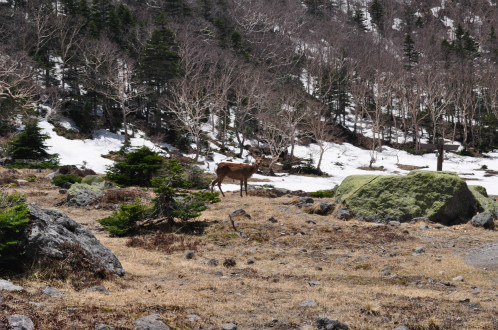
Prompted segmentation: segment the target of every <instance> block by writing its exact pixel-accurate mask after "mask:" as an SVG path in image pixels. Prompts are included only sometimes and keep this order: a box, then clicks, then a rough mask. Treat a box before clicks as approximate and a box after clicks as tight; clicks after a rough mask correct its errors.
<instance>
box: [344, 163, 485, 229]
mask: <svg viewBox="0 0 498 330" xmlns="http://www.w3.org/2000/svg"><path fill="white" fill-rule="evenodd" d="M336 203H337V204H341V203H342V204H343V205H345V206H347V207H348V208H349V209H350V210H351V211H352V212H353V214H354V215H355V216H356V217H358V218H361V219H365V220H370V221H376V222H387V221H391V220H397V221H410V220H411V219H413V218H417V217H426V218H428V219H429V220H431V221H435V222H439V223H442V224H446V225H452V224H456V223H461V222H465V221H467V220H469V219H470V218H471V217H472V216H473V215H474V214H475V210H476V207H478V202H477V201H476V199H475V198H474V195H473V194H472V193H471V191H470V190H469V188H468V187H467V184H466V183H465V181H464V180H462V179H461V178H459V177H458V176H457V175H456V174H455V173H452V172H431V171H412V172H410V173H409V174H408V175H407V176H395V175H388V176H382V175H379V176H377V175H352V176H349V177H347V178H346V179H344V181H343V182H342V184H341V185H340V186H339V188H338V189H337V191H336Z"/></svg>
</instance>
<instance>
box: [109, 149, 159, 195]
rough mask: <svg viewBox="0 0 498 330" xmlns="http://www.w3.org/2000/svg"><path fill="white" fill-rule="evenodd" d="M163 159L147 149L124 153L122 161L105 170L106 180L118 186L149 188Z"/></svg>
mask: <svg viewBox="0 0 498 330" xmlns="http://www.w3.org/2000/svg"><path fill="white" fill-rule="evenodd" d="M162 162H163V157H161V156H160V155H159V154H158V153H157V152H155V151H152V150H151V149H149V148H147V147H142V148H140V149H136V150H134V151H131V152H128V153H124V159H123V160H121V161H118V162H116V164H114V165H113V166H111V167H109V168H108V169H107V178H108V179H109V180H111V181H114V182H115V183H116V184H118V185H120V186H142V187H150V186H151V180H152V178H153V177H154V176H155V175H156V173H157V172H158V171H159V169H160V168H161V166H162Z"/></svg>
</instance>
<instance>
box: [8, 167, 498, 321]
mask: <svg viewBox="0 0 498 330" xmlns="http://www.w3.org/2000/svg"><path fill="white" fill-rule="evenodd" d="M30 174H31V173H30ZM45 174H46V173H36V174H35V175H36V176H37V177H38V178H39V179H38V180H37V181H36V182H29V183H25V186H23V187H13V188H11V189H15V190H18V191H20V192H22V193H25V194H26V195H27V197H28V200H29V201H30V202H33V203H37V204H38V205H40V206H42V207H47V208H48V207H51V208H58V209H60V210H61V211H63V212H65V213H67V214H68V215H69V216H70V217H72V218H73V219H74V220H76V221H78V222H79V223H81V224H82V225H84V226H86V227H87V228H89V229H90V230H91V231H92V232H93V233H94V235H95V236H96V237H97V238H98V239H99V240H100V241H101V242H102V244H104V245H105V246H107V247H108V248H109V249H111V251H113V252H114V253H115V254H116V256H117V257H118V258H119V260H120V261H121V263H122V264H123V267H124V269H125V271H126V275H125V276H124V277H122V278H117V279H112V280H103V281H102V282H101V283H100V284H101V285H103V286H104V287H105V288H106V291H104V292H89V291H87V290H86V288H80V287H78V288H75V287H73V286H72V285H71V283H70V282H69V281H60V280H52V281H46V280H44V281H42V280H38V279H37V277H36V276H31V277H28V278H26V277H24V278H15V277H14V278H11V280H12V281H13V282H14V283H15V284H17V285H22V286H23V287H24V288H25V292H22V293H6V292H2V293H1V298H0V328H1V325H2V320H3V321H5V317H6V316H8V315H12V314H24V315H27V316H29V317H31V318H32V320H33V321H34V323H35V327H36V329H90V328H94V327H95V325H96V324H98V323H104V324H109V325H112V326H114V327H116V328H118V329H131V328H133V323H132V322H133V321H134V320H135V319H137V318H139V317H142V316H146V315H149V314H153V313H158V314H159V315H160V316H161V317H162V318H163V319H164V320H165V321H166V322H167V323H168V324H170V326H172V327H176V328H179V329H189V328H190V329H219V328H221V326H222V324H224V323H227V322H233V323H236V324H237V325H238V328H239V329H266V328H275V329H293V328H295V329H314V328H315V326H316V325H315V322H316V319H317V317H318V316H320V315H322V316H326V317H328V318H330V319H337V320H340V321H342V322H344V323H346V324H348V325H349V327H350V328H351V329H392V328H395V327H397V326H401V325H405V326H407V327H408V328H409V329H496V328H498V309H497V308H498V307H497V306H498V296H497V291H496V288H497V282H496V281H497V278H498V269H497V268H496V267H495V266H496V255H497V248H498V244H497V231H496V230H495V231H491V230H485V229H480V228H474V227H472V226H471V225H470V224H462V225H458V226H453V227H444V226H441V225H438V224H434V223H423V222H418V223H412V224H401V225H394V226H390V225H376V224H372V223H366V222H361V221H357V220H349V221H343V220H339V219H338V218H336V217H335V215H334V214H332V215H328V216H320V215H310V214H307V213H304V212H303V210H302V209H300V208H298V207H297V206H296V205H293V204H292V201H293V198H292V197H288V196H281V197H276V196H249V197H243V198H241V197H240V196H239V192H238V191H236V192H233V193H226V195H227V197H226V198H223V199H222V202H221V203H218V204H214V205H212V206H211V207H210V209H208V210H207V211H205V212H204V213H203V215H202V216H201V217H200V219H199V222H198V223H197V224H199V232H202V233H201V234H196V235H193V234H180V233H179V232H177V233H175V234H174V235H176V236H178V239H176V238H175V239H173V238H172V237H170V236H164V237H155V236H154V235H155V233H151V234H150V236H149V235H145V236H140V237H138V238H136V239H135V241H134V243H130V239H129V238H115V237H110V236H109V235H108V233H107V232H106V231H104V230H103V229H102V227H101V226H100V225H99V224H98V223H97V222H96V221H95V220H97V219H99V218H103V217H105V216H108V215H109V214H110V213H111V212H112V210H111V208H104V207H102V208H99V209H96V208H95V207H89V208H75V207H69V206H67V205H65V204H64V198H65V196H64V195H62V194H60V193H59V189H58V188H54V187H52V186H51V185H50V183H49V182H48V181H47V180H44V179H42V178H43V176H44V175H45ZM19 176H20V177H25V176H26V173H20V174H19ZM138 190H140V189H138ZM149 195H150V194H149V193H148V192H147V193H146V194H145V196H144V194H141V195H140V196H139V197H140V198H141V199H144V198H145V199H146V198H148V197H147V196H149ZM126 197H129V196H128V195H127V196H126ZM269 197H276V198H269ZM315 200H316V202H320V201H321V199H315ZM240 208H243V209H244V210H245V211H246V212H247V213H249V214H250V215H251V219H248V218H242V217H241V218H238V219H237V220H236V221H237V223H236V227H237V229H238V230H239V232H235V231H234V230H233V228H232V225H231V222H230V220H229V217H228V215H229V214H230V213H231V212H233V211H234V210H236V209H240ZM271 216H273V217H274V218H275V219H277V221H278V222H277V223H273V222H270V221H269V218H270V217H271ZM425 225H427V226H428V228H425V227H423V226H425ZM154 242H156V243H154ZM170 242H172V243H171V244H172V245H171V247H169V248H164V249H160V248H157V244H170ZM173 243H174V245H173ZM130 245H131V246H130ZM417 247H423V248H424V249H425V251H424V252H423V253H420V254H417V253H415V252H414V250H415V249H416V248H417ZM184 249H192V250H193V251H194V256H193V258H192V259H187V258H186V257H185V251H184ZM488 257H489V258H488ZM228 259H232V261H235V265H233V263H232V262H231V261H230V262H228V261H227V260H228ZM213 260H215V261H213ZM469 260H470V262H469ZM482 260H484V261H482ZM490 260H491V264H490V263H489V261H490ZM481 261H482V262H481ZM486 262H488V263H487V264H486ZM224 264H225V266H224ZM458 276H462V277H463V279H464V280H463V281H455V280H453V279H454V278H456V277H458ZM47 285H51V286H52V287H54V288H56V289H58V290H60V291H63V292H65V293H67V294H68V296H65V297H51V296H46V295H43V294H42V290H43V289H44V288H45V286H47ZM306 299H312V300H313V301H315V302H316V306H312V307H303V306H300V305H299V304H300V303H301V302H303V301H305V300H306ZM466 299H469V300H466ZM33 303H36V304H33ZM194 314H195V315H196V317H194V316H193V315H194Z"/></svg>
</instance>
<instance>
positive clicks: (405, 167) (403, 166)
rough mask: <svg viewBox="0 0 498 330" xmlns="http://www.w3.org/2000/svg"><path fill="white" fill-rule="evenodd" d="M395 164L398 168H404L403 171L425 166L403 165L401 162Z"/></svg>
mask: <svg viewBox="0 0 498 330" xmlns="http://www.w3.org/2000/svg"><path fill="white" fill-rule="evenodd" d="M397 166H398V168H399V169H401V170H405V171H413V170H420V169H422V168H425V167H424V166H415V165H403V164H398V165H397Z"/></svg>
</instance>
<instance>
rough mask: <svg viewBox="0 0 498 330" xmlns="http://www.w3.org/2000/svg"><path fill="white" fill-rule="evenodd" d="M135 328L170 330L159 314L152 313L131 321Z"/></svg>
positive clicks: (137, 329) (140, 329)
mask: <svg viewBox="0 0 498 330" xmlns="http://www.w3.org/2000/svg"><path fill="white" fill-rule="evenodd" d="M133 324H134V325H135V330H170V329H171V328H170V327H169V326H168V325H167V324H166V323H165V322H164V321H163V320H162V319H161V316H160V315H159V314H152V315H149V316H145V317H142V318H139V319H137V320H135V321H133Z"/></svg>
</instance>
